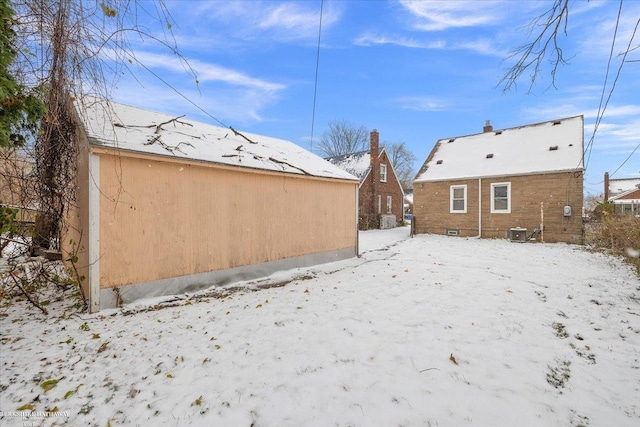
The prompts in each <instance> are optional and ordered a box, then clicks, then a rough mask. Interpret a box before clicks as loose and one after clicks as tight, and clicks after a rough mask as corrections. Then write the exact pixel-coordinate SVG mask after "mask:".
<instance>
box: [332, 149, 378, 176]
mask: <svg viewBox="0 0 640 427" xmlns="http://www.w3.org/2000/svg"><path fill="white" fill-rule="evenodd" d="M326 160H327V161H328V162H329V163H331V164H332V165H335V166H337V167H339V168H340V169H342V170H344V171H347V172H348V173H350V174H351V175H354V176H356V177H358V178H359V179H360V180H361V181H362V180H363V179H364V177H365V176H366V175H367V172H368V171H369V167H370V166H371V155H370V154H369V151H368V150H366V151H358V152H356V153H351V154H344V155H342V156H335V157H328V158H327V159H326Z"/></svg>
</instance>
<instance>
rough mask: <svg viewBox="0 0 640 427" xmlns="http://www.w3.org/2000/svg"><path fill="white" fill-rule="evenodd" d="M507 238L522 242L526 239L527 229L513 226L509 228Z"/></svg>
mask: <svg viewBox="0 0 640 427" xmlns="http://www.w3.org/2000/svg"><path fill="white" fill-rule="evenodd" d="M509 240H511V241H512V242H519V243H524V242H526V241H527V229H526V228H521V227H514V228H511V229H510V230H509Z"/></svg>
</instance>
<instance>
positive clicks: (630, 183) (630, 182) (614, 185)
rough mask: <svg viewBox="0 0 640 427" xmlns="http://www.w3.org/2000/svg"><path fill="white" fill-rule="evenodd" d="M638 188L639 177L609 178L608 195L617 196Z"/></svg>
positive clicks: (639, 185) (639, 183) (639, 186)
mask: <svg viewBox="0 0 640 427" xmlns="http://www.w3.org/2000/svg"><path fill="white" fill-rule="evenodd" d="M638 188H640V178H621V179H610V180H609V196H610V197H614V196H619V195H622V194H623V193H629V192H633V191H635V190H637V189H638Z"/></svg>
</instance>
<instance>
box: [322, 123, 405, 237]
mask: <svg viewBox="0 0 640 427" xmlns="http://www.w3.org/2000/svg"><path fill="white" fill-rule="evenodd" d="M379 138H380V136H379V133H378V131H377V130H375V129H374V130H373V131H371V134H370V147H369V150H368V151H359V152H356V153H350V154H345V155H342V156H336V157H329V158H327V159H326V160H328V161H329V162H330V163H332V164H334V165H336V166H338V167H339V168H341V169H343V170H345V171H347V172H349V173H350V174H352V175H355V176H356V177H358V178H360V187H359V189H358V224H359V228H360V229H361V230H368V229H372V228H391V227H395V226H396V225H397V224H400V223H402V221H403V215H404V214H403V199H404V191H403V190H402V185H401V184H400V180H399V179H398V177H397V175H396V172H395V170H394V169H393V165H392V164H391V160H390V159H389V156H388V154H387V150H386V149H385V148H383V149H382V150H380V139H379Z"/></svg>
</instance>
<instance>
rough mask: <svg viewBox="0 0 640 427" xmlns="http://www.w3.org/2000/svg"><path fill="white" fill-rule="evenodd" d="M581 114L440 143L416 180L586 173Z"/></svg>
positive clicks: (442, 140) (450, 139) (441, 140)
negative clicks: (584, 168) (572, 171)
mask: <svg viewBox="0 0 640 427" xmlns="http://www.w3.org/2000/svg"><path fill="white" fill-rule="evenodd" d="M583 147H584V120H583V116H575V117H569V118H565V119H557V120H551V121H548V122H543V123H537V124H532V125H526V126H519V127H515V128H510V129H502V130H496V131H494V130H490V131H488V132H483V133H479V134H475V135H469V136H461V137H456V138H445V139H440V140H438V142H437V143H436V145H435V147H434V148H433V150H432V151H431V154H430V156H429V158H428V159H427V161H426V162H425V164H424V165H423V166H422V169H421V170H420V173H419V174H418V176H417V177H416V179H415V181H416V182H420V181H422V182H426V181H444V180H450V179H463V178H482V177H489V176H507V175H527V174H534V173H550V172H560V171H570V170H582V169H583V165H584V163H583V152H584V149H583Z"/></svg>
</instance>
